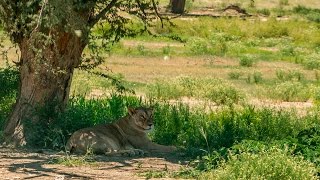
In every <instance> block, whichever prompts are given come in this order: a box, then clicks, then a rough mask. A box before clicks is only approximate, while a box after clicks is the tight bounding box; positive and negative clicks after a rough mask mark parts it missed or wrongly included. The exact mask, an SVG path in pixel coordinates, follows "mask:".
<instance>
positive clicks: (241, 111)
mask: <svg viewBox="0 0 320 180" xmlns="http://www.w3.org/2000/svg"><path fill="white" fill-rule="evenodd" d="M166 3H167V2H166V1H163V0H161V1H159V6H160V8H164V6H165V5H166ZM232 3H233V4H236V5H238V6H240V7H241V8H244V9H246V10H247V12H248V14H251V15H252V16H247V17H239V16H237V15H238V14H237V13H236V16H234V12H220V13H221V14H223V16H222V17H219V18H213V17H211V16H210V17H193V16H191V17H189V16H187V17H185V16H182V17H179V18H173V19H171V20H170V21H163V23H164V26H163V27H162V24H161V22H160V21H159V20H153V21H151V22H150V23H151V24H150V28H149V31H148V32H143V33H141V34H137V35H135V36H134V37H131V36H124V37H123V38H122V40H120V41H119V42H114V44H113V45H112V46H110V47H108V48H107V50H106V49H104V50H101V51H99V53H101V54H100V56H101V57H103V58H105V59H106V61H105V62H104V63H102V64H100V65H99V66H97V67H95V68H93V69H90V71H88V70H84V69H82V70H81V69H78V70H75V72H74V77H73V81H72V84H71V90H70V99H69V101H68V103H67V105H66V108H65V110H64V111H62V112H59V113H57V112H56V111H52V106H55V105H56V104H55V102H52V104H50V103H49V104H47V106H44V107H41V108H37V109H35V110H36V111H34V112H33V113H36V115H37V117H38V118H40V119H48V120H50V121H40V122H39V123H37V124H34V123H32V121H30V122H29V123H28V122H27V123H26V124H25V126H26V128H27V129H32V132H31V133H30V134H29V135H28V138H29V141H30V142H32V145H33V146H34V147H39V148H50V149H54V150H62V151H63V150H64V147H65V143H66V141H67V139H68V138H69V137H70V135H71V133H73V132H74V131H76V130H78V129H80V128H84V127H88V126H92V125H95V124H99V123H108V122H113V121H115V120H117V119H118V118H120V117H122V116H124V115H125V114H126V113H127V107H138V106H152V107H153V108H154V111H155V114H154V120H155V127H156V128H155V130H154V131H153V132H152V133H151V134H150V138H152V140H154V141H155V142H157V143H160V144H165V145H175V146H177V147H178V148H179V152H180V153H182V154H184V156H186V157H188V159H190V163H189V165H188V166H186V167H185V168H182V169H180V170H179V171H166V170H159V171H147V172H144V173H141V174H139V175H140V176H144V177H146V178H161V177H174V178H197V179H319V177H320V111H319V105H320V95H319V94H320V86H319V83H320V4H319V2H318V1H311V0H305V1H303V2H302V1H301V2H300V4H297V1H291V0H279V1H276V2H273V3H271V2H266V1H262V0H256V1H249V0H248V1H244V0H241V1H226V2H225V1H224V2H223V3H219V2H216V1H205V0H203V1H201V2H200V1H199V2H198V1H188V0H187V2H186V11H187V12H189V13H190V14H192V13H193V12H196V11H197V10H199V8H203V7H204V6H205V7H207V8H208V7H209V9H210V8H213V9H216V10H219V9H223V8H224V7H226V6H227V5H229V4H232ZM160 10H161V9H160ZM160 12H161V11H160ZM228 13H231V14H228ZM229 15H232V17H230V16H229ZM226 16H227V17H226ZM141 25H143V24H141V22H140V21H138V20H137V21H136V20H133V21H132V24H130V25H128V26H130V28H131V29H132V30H133V31H138V30H139V29H140V28H141ZM109 28H110V27H109V26H108V25H107V24H103V23H102V26H101V27H100V28H93V30H92V32H91V33H92V34H93V35H94V36H96V37H99V36H102V35H105V34H104V33H105V32H107V31H108V30H109ZM1 37H2V38H3V39H4V40H3V41H2V44H1V45H2V46H1V48H2V50H7V49H9V48H8V47H9V46H11V44H10V42H9V41H8V39H7V37H6V36H5V34H4V33H3V31H1ZM96 43H97V44H98V45H99V44H100V43H101V42H100V40H96ZM102 44H103V43H102ZM15 50H16V49H15V48H11V49H9V50H8V53H6V54H5V53H4V54H3V55H4V56H7V57H8V58H9V59H11V60H12V59H13V60H15V59H14V58H15V57H16V56H18V54H19V53H18V54H15ZM89 51H90V50H89V49H84V52H89ZM3 59H6V58H4V57H3ZM0 63H1V69H0V128H1V129H3V128H4V127H5V123H6V120H7V119H8V117H9V116H10V111H11V110H12V105H13V104H14V102H15V99H16V98H17V94H18V92H19V83H21V81H20V80H19V71H18V69H17V68H16V66H14V64H12V63H11V62H5V61H1V62H0ZM106 77H107V78H106ZM48 122H50V123H48ZM0 140H2V141H3V140H4V135H3V131H0ZM55 162H56V163H61V164H64V165H82V164H85V163H86V159H85V158H80V160H79V159H72V157H70V156H65V157H64V158H61V159H57V160H56V161H55Z"/></svg>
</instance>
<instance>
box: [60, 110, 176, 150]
mask: <svg viewBox="0 0 320 180" xmlns="http://www.w3.org/2000/svg"><path fill="white" fill-rule="evenodd" d="M152 128H153V110H152V109H150V108H142V107H140V108H135V109H133V108H128V115H127V116H125V117H123V118H121V119H120V120H118V121H117V122H115V123H112V124H102V125H96V126H93V127H89V128H84V129H80V130H78V131H76V132H74V133H73V134H72V136H71V137H70V139H69V141H68V142H67V145H66V150H67V151H69V152H71V153H72V152H75V153H82V154H83V153H86V152H87V151H88V150H91V151H92V152H93V153H98V154H101V153H102V154H118V153H129V154H131V155H132V154H137V153H143V151H149V152H161V153H168V152H172V151H175V150H176V147H174V146H163V145H159V144H156V143H153V142H151V140H149V139H148V137H147V131H150V130H151V129H152Z"/></svg>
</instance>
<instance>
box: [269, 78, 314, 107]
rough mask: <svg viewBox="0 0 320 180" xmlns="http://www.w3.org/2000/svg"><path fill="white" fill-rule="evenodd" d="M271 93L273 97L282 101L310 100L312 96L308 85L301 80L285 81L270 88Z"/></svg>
mask: <svg viewBox="0 0 320 180" xmlns="http://www.w3.org/2000/svg"><path fill="white" fill-rule="evenodd" d="M270 94H271V95H272V96H273V98H276V99H280V100H282V101H287V102H290V101H304V102H305V101H308V100H309V98H310V94H311V93H310V90H309V89H308V87H307V86H306V85H304V84H302V83H299V82H290V81H287V82H283V83H280V84H278V85H276V87H275V88H274V87H273V88H271V89H270Z"/></svg>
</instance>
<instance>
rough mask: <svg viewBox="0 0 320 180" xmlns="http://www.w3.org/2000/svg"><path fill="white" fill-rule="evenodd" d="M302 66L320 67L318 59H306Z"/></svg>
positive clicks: (307, 67) (310, 68)
mask: <svg viewBox="0 0 320 180" xmlns="http://www.w3.org/2000/svg"><path fill="white" fill-rule="evenodd" d="M304 67H305V68H306V69H309V70H312V69H320V60H319V59H308V60H306V61H305V62H304Z"/></svg>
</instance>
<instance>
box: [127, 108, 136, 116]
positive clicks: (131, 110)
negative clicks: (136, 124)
mask: <svg viewBox="0 0 320 180" xmlns="http://www.w3.org/2000/svg"><path fill="white" fill-rule="evenodd" d="M135 112H136V110H135V109H134V108H132V107H128V113H129V115H130V116H132V115H133V114H134V113H135Z"/></svg>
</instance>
